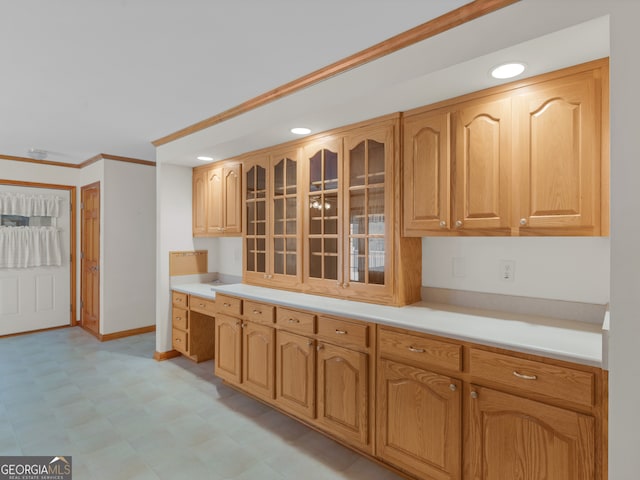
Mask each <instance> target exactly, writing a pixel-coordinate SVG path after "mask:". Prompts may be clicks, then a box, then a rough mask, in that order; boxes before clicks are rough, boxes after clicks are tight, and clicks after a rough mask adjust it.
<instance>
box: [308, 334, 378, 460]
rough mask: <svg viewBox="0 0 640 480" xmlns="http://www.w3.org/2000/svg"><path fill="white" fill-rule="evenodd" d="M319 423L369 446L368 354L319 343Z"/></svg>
mask: <svg viewBox="0 0 640 480" xmlns="http://www.w3.org/2000/svg"><path fill="white" fill-rule="evenodd" d="M317 350H318V389H317V401H318V423H320V424H321V425H322V426H323V427H325V428H326V429H327V430H328V431H329V432H330V433H331V434H332V435H335V436H336V437H338V438H340V439H342V440H345V441H347V442H349V443H352V444H355V445H356V446H358V447H360V448H366V447H367V446H368V445H369V443H370V442H369V355H368V354H366V353H361V352H357V351H355V350H350V349H347V348H343V347H338V346H335V345H331V344H328V343H321V344H319V345H318V349H317Z"/></svg>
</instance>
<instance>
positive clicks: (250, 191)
mask: <svg viewBox="0 0 640 480" xmlns="http://www.w3.org/2000/svg"><path fill="white" fill-rule="evenodd" d="M255 173H256V167H251V168H250V169H249V171H248V172H247V198H248V199H251V198H255V196H256V195H255V190H256V176H255Z"/></svg>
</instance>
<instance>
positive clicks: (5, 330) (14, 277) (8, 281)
mask: <svg viewBox="0 0 640 480" xmlns="http://www.w3.org/2000/svg"><path fill="white" fill-rule="evenodd" d="M0 192H20V193H25V194H34V195H49V194H50V195H56V196H58V197H60V198H61V199H62V201H61V202H60V216H59V217H56V218H55V220H54V222H55V225H56V226H57V227H58V228H59V229H60V230H61V231H60V240H61V246H62V265H61V266H59V267H58V266H55V267H53V266H47V267H44V266H43V267H31V268H0V335H9V334H12V333H20V332H28V331H32V330H40V329H44V328H52V327H59V326H63V325H69V324H70V322H71V293H70V288H71V287H70V281H71V255H70V250H71V210H70V201H71V199H70V191H69V190H58V189H46V188H32V187H23V186H18V185H0Z"/></svg>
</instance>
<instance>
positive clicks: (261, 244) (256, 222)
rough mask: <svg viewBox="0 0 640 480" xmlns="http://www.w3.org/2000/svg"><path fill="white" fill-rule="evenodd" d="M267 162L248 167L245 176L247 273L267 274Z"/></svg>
mask: <svg viewBox="0 0 640 480" xmlns="http://www.w3.org/2000/svg"><path fill="white" fill-rule="evenodd" d="M266 164H267V161H266V160H265V161H264V162H255V163H254V164H253V165H247V167H248V168H247V171H246V174H245V209H246V211H245V219H246V220H245V221H246V225H245V227H246V228H245V231H246V234H245V248H244V251H245V272H246V273H249V274H251V273H257V274H262V275H261V276H264V275H266V273H267V166H266Z"/></svg>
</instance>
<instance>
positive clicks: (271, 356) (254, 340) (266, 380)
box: [242, 322, 276, 400]
mask: <svg viewBox="0 0 640 480" xmlns="http://www.w3.org/2000/svg"><path fill="white" fill-rule="evenodd" d="M242 329H243V331H242V388H243V389H245V390H247V391H248V392H250V393H252V394H254V395H257V396H259V397H263V398H266V399H269V400H271V399H273V398H275V353H276V351H275V329H274V328H273V327H268V326H266V325H261V324H258V323H253V322H245V323H244V324H243V325H242Z"/></svg>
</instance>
